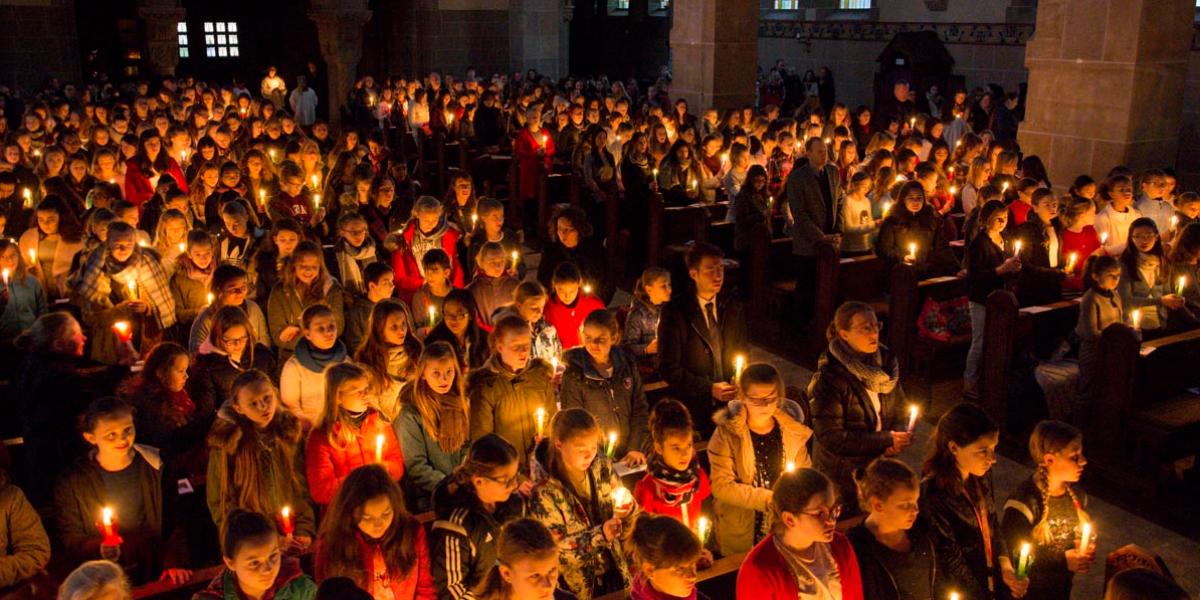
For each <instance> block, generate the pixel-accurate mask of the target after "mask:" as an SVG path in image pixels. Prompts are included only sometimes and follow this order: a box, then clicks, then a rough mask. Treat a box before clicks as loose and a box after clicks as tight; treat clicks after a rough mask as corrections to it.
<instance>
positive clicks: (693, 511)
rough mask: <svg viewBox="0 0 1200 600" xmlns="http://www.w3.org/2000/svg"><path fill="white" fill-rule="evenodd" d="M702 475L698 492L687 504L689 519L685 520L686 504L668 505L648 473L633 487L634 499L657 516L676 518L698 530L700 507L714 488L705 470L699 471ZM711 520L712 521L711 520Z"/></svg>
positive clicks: (697, 487) (643, 508) (697, 486)
mask: <svg viewBox="0 0 1200 600" xmlns="http://www.w3.org/2000/svg"><path fill="white" fill-rule="evenodd" d="M698 472H699V473H700V483H699V484H697V485H696V491H695V492H694V493H693V494H692V500H691V502H688V503H687V505H686V506H687V511H688V518H687V520H686V521H684V519H683V507H684V504H683V503H680V504H676V505H674V506H672V505H670V504H668V503H667V502H666V501H665V500H663V499H662V498H661V497H659V495H658V494H657V493H655V492H656V487H655V485H654V476H653V475H651V474H650V473H646V475H645V477H642V478H641V479H639V480H638V482H637V483H636V484H635V485H634V486H633V498H634V500H637V504H638V506H639V507H640V508H641V509H642V510H644V511H646V512H648V513H653V514H656V515H665V516H668V517H671V518H674V519H675V520H676V521H680V522H682V523H683V524H684V525H687V526H688V527H690V528H692V530H695V529H696V522H697V520H698V519H699V518H700V505H701V504H703V503H704V500H705V498H708V497H709V496H710V495H711V494H712V488H711V487H709V483H708V474H707V473H705V472H704V469H698ZM710 520H711V519H710Z"/></svg>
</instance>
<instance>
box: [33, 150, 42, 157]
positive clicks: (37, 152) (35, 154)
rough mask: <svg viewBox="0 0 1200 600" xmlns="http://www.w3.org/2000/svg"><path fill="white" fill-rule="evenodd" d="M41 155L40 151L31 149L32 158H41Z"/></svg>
mask: <svg viewBox="0 0 1200 600" xmlns="http://www.w3.org/2000/svg"><path fill="white" fill-rule="evenodd" d="M41 155H42V151H41V150H38V149H37V148H34V149H33V156H34V157H38V156H41Z"/></svg>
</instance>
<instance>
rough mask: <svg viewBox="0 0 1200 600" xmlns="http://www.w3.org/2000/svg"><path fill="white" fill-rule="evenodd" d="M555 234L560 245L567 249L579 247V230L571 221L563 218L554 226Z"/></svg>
mask: <svg viewBox="0 0 1200 600" xmlns="http://www.w3.org/2000/svg"><path fill="white" fill-rule="evenodd" d="M554 232H555V234H556V235H557V237H558V241H559V243H561V244H562V245H563V246H565V247H567V248H574V247H575V246H578V245H579V230H578V229H576V228H575V226H574V225H572V224H571V220H570V219H568V218H566V217H562V218H559V219H558V222H556V223H555V224H554Z"/></svg>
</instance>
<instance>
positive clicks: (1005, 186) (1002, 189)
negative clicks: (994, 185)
mask: <svg viewBox="0 0 1200 600" xmlns="http://www.w3.org/2000/svg"><path fill="white" fill-rule="evenodd" d="M1000 193H1002V194H1006V193H1008V182H1007V181H1005V182H1004V184H1003V185H1001V186H1000Z"/></svg>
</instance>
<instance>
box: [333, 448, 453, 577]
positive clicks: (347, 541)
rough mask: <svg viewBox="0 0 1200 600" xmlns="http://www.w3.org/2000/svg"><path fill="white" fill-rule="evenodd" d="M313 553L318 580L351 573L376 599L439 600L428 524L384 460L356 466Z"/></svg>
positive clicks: (342, 489) (343, 487)
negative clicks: (407, 502) (411, 510)
mask: <svg viewBox="0 0 1200 600" xmlns="http://www.w3.org/2000/svg"><path fill="white" fill-rule="evenodd" d="M313 554H314V555H315V558H314V566H313V571H314V573H315V576H316V579H317V581H318V582H323V581H325V580H327V579H329V578H331V577H348V578H350V579H351V580H353V581H354V583H356V584H357V585H359V586H360V587H362V588H363V589H365V590H367V591H369V592H371V594H372V597H374V598H393V599H394V600H414V599H420V600H434V599H435V598H437V593H436V590H435V588H434V581H433V576H432V575H431V574H430V551H429V545H428V544H427V542H426V534H425V528H424V527H423V526H422V525H421V523H420V521H418V520H417V519H416V518H415V517H413V516H412V515H410V514H409V512H408V510H407V509H406V508H405V504H404V495H403V494H402V493H401V491H400V486H399V485H397V484H396V482H395V480H393V479H392V477H391V475H390V474H389V473H388V472H387V471H386V470H385V469H384V468H382V467H380V466H378V465H364V466H361V467H358V468H356V469H354V471H352V472H351V473H350V474H349V475H348V476H347V477H346V480H345V482H344V483H343V485H342V487H341V489H339V490H338V492H337V495H336V496H335V497H334V499H333V504H331V505H330V506H329V512H328V513H327V515H326V517H325V519H324V521H323V523H322V525H321V535H320V537H319V538H318V539H317V543H316V546H315V548H314V552H313Z"/></svg>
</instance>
